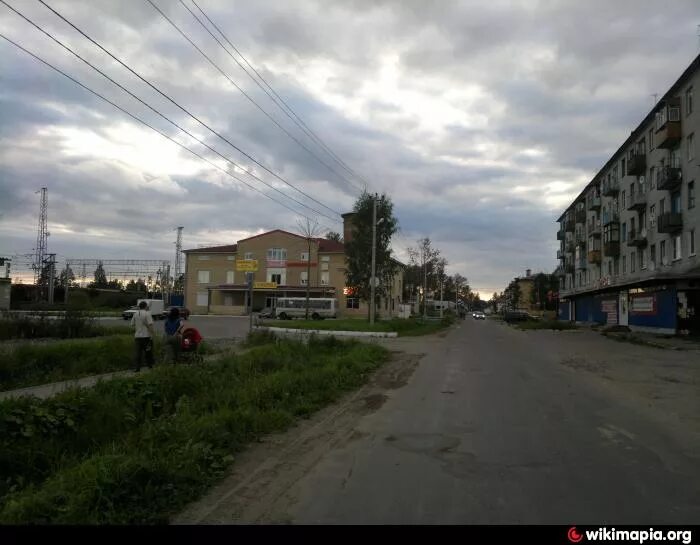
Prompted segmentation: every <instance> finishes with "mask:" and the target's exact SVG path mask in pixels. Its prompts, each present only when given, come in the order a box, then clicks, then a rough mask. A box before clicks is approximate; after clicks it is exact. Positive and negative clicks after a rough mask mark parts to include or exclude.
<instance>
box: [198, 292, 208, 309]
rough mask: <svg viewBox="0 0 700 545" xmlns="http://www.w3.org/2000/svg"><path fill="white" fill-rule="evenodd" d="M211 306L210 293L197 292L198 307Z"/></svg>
mask: <svg viewBox="0 0 700 545" xmlns="http://www.w3.org/2000/svg"><path fill="white" fill-rule="evenodd" d="M208 305H209V293H208V292H206V291H198V292H197V306H198V307H206V306H208Z"/></svg>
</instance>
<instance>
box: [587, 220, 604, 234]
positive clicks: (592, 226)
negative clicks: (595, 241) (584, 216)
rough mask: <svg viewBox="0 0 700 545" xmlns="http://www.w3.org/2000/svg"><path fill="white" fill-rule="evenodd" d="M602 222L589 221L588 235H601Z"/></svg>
mask: <svg viewBox="0 0 700 545" xmlns="http://www.w3.org/2000/svg"><path fill="white" fill-rule="evenodd" d="M600 233H601V231H600V222H596V223H590V222H589V223H588V236H589V237H599V236H600Z"/></svg>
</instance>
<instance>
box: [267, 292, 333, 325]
mask: <svg viewBox="0 0 700 545" xmlns="http://www.w3.org/2000/svg"><path fill="white" fill-rule="evenodd" d="M275 314H276V316H277V317H278V318H279V319H280V320H287V319H291V318H305V317H306V297H280V298H278V299H277V305H276V307H275ZM309 316H310V317H311V318H312V319H313V320H322V319H323V318H336V317H337V316H338V300H337V299H331V298H324V297H310V298H309Z"/></svg>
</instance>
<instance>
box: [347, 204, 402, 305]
mask: <svg viewBox="0 0 700 545" xmlns="http://www.w3.org/2000/svg"><path fill="white" fill-rule="evenodd" d="M375 198H376V199H377V243H376V262H375V263H376V277H377V279H380V280H381V282H380V283H378V284H377V285H376V290H375V294H376V296H377V297H381V296H383V295H386V290H387V288H386V286H387V283H386V281H385V280H386V279H387V278H391V277H392V276H394V274H395V273H396V270H397V267H398V265H397V264H396V262H395V261H394V260H393V259H392V258H391V237H392V236H393V235H394V233H396V231H397V230H398V226H399V222H398V220H397V219H396V217H395V216H394V205H393V203H392V202H391V200H390V199H389V197H388V196H387V195H386V194H382V195H381V196H377V195H374V196H373V195H370V194H369V193H367V192H364V193H363V194H362V195H360V197H359V198H358V199H357V201H356V202H355V205H354V206H353V212H354V213H355V216H354V218H353V221H352V240H350V241H345V255H346V256H347V269H346V272H345V276H346V281H347V285H348V287H351V288H353V289H354V290H355V293H356V294H357V295H358V296H359V297H360V298H362V299H363V300H364V301H369V300H370V296H371V289H370V282H371V278H370V277H371V275H372V207H373V200H374V199H375ZM372 304H374V305H376V301H373V302H372Z"/></svg>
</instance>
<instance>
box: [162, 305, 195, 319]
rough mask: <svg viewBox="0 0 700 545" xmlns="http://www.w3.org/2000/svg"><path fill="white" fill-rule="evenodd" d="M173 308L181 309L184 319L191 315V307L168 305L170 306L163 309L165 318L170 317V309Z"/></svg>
mask: <svg viewBox="0 0 700 545" xmlns="http://www.w3.org/2000/svg"><path fill="white" fill-rule="evenodd" d="M171 308H176V309H178V310H179V311H180V318H182V319H183V320H187V319H188V318H189V317H190V311H189V309H187V308H185V307H175V306H173V307H168V308H166V309H165V310H164V311H163V318H167V317H168V314H170V309H171Z"/></svg>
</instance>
